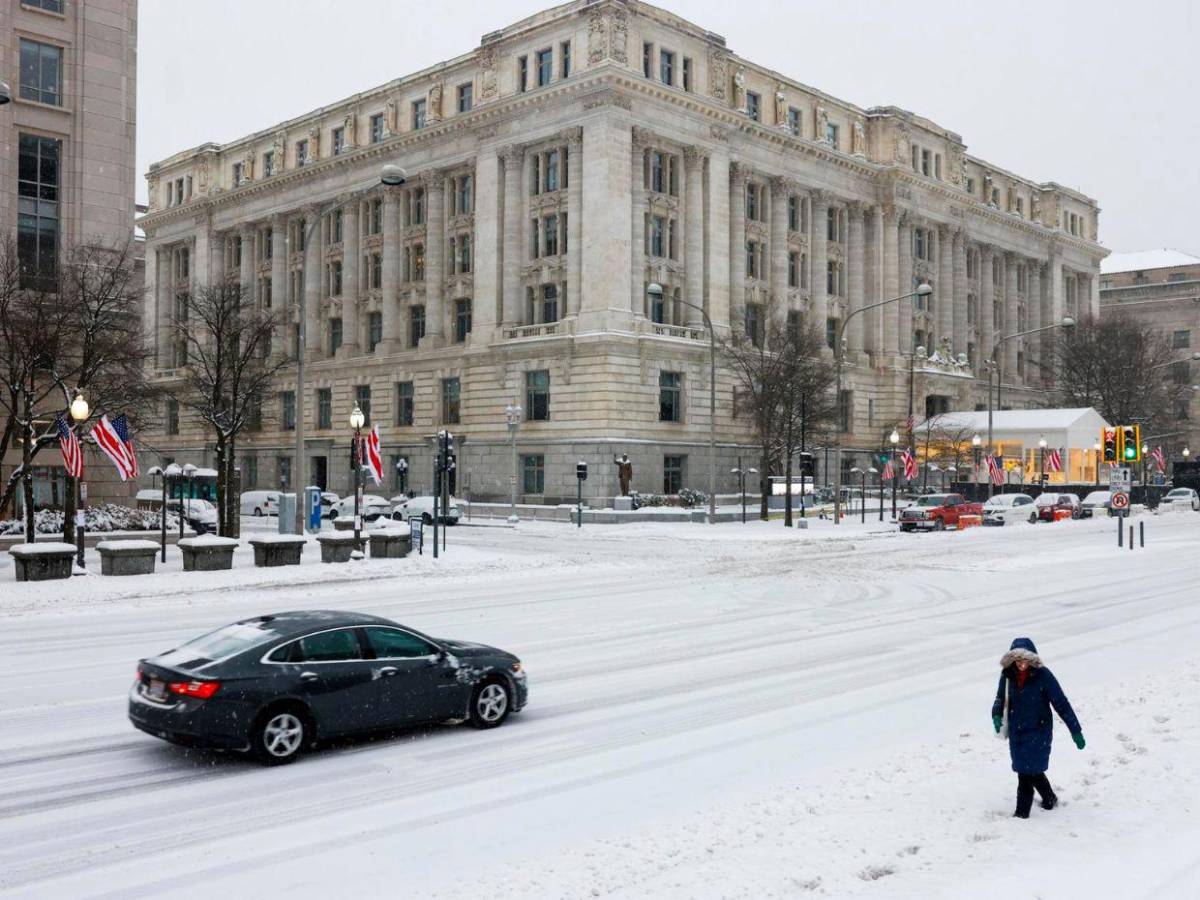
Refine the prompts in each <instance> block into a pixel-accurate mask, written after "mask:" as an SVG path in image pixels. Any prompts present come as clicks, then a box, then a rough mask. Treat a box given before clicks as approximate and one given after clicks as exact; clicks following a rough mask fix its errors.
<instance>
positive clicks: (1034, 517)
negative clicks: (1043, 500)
mask: <svg viewBox="0 0 1200 900" xmlns="http://www.w3.org/2000/svg"><path fill="white" fill-rule="evenodd" d="M1029 524H1030V525H1036V524H1037V513H1030V514H1029Z"/></svg>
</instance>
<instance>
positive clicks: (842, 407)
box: [837, 391, 854, 432]
mask: <svg viewBox="0 0 1200 900" xmlns="http://www.w3.org/2000/svg"><path fill="white" fill-rule="evenodd" d="M853 411H854V395H853V394H852V393H851V392H850V391H842V393H841V394H840V395H838V402H837V423H838V431H841V432H847V431H849V430H850V416H851V414H852V413H853Z"/></svg>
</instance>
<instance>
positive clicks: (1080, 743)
mask: <svg viewBox="0 0 1200 900" xmlns="http://www.w3.org/2000/svg"><path fill="white" fill-rule="evenodd" d="M1071 740H1073V741H1074V742H1075V746H1076V747H1078V748H1079V749H1080V750H1082V749H1083V748H1084V747H1086V746H1087V741H1085V740H1084V739H1083V732H1082V731H1080V732H1078V733H1077V734H1073V735H1071Z"/></svg>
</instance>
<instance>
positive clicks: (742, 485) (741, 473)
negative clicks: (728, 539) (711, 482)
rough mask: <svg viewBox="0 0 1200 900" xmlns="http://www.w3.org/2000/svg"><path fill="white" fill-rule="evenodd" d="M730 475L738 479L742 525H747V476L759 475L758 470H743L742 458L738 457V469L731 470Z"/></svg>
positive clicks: (752, 468)
mask: <svg viewBox="0 0 1200 900" xmlns="http://www.w3.org/2000/svg"><path fill="white" fill-rule="evenodd" d="M729 474H730V475H736V476H737V477H738V490H740V491H741V492H742V524H743V525H745V524H746V476H747V475H757V474H758V469H756V468H754V467H753V466H751V467H750V468H749V469H743V468H742V458H741V457H740V456H739V457H738V464H737V468H735V469H730V470H729Z"/></svg>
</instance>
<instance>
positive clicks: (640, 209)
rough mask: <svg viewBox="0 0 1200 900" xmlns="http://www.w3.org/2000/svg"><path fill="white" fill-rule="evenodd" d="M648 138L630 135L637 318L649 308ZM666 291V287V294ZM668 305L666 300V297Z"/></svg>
mask: <svg viewBox="0 0 1200 900" xmlns="http://www.w3.org/2000/svg"><path fill="white" fill-rule="evenodd" d="M647 140H648V135H647V134H646V133H645V132H643V131H642V130H641V129H640V128H634V129H633V130H632V132H631V136H630V141H631V144H630V151H629V153H630V156H629V166H630V169H629V204H630V205H629V215H630V217H631V219H630V230H629V243H630V250H631V251H632V254H631V255H632V258H631V260H630V274H629V298H630V308H631V309H632V311H633V314H634V315H635V316H640V315H644V314H647V313H648V312H649V311H648V310H647V309H646V180H645V173H646V168H645V166H646V141H647ZM665 290H666V288H664V292H665ZM664 302H666V298H665V297H664Z"/></svg>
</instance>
